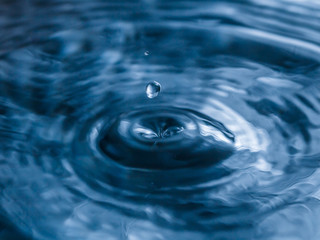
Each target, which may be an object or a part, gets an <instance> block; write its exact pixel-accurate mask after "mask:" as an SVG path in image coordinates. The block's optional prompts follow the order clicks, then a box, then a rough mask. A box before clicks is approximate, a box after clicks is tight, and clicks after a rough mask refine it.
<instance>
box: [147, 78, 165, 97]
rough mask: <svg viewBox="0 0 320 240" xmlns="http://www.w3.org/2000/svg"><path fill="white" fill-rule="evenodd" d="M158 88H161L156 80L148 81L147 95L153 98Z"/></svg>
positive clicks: (157, 92) (158, 90)
mask: <svg viewBox="0 0 320 240" xmlns="http://www.w3.org/2000/svg"><path fill="white" fill-rule="evenodd" d="M160 89H161V85H160V83H158V82H156V81H153V82H149V83H148V85H147V86H146V94H147V97H148V98H155V97H156V96H158V94H159V92H160Z"/></svg>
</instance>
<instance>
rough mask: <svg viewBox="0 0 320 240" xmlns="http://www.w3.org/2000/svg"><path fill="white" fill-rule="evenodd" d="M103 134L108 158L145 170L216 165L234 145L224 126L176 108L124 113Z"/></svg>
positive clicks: (100, 141) (102, 144) (228, 153)
mask: <svg viewBox="0 0 320 240" xmlns="http://www.w3.org/2000/svg"><path fill="white" fill-rule="evenodd" d="M203 132H206V133H208V132H210V133H212V134H210V135H209V134H207V135H204V134H202V133H203ZM101 134H102V137H100V138H101V139H99V146H100V148H101V150H102V151H103V152H104V153H105V154H106V155H107V156H108V157H110V158H111V159H112V160H114V161H116V162H118V163H120V164H122V165H125V166H129V167H133V168H145V169H174V168H183V167H191V166H206V165H210V164H214V163H217V162H219V161H221V160H222V159H225V158H226V157H228V156H230V155H231V154H232V152H233V145H232V143H233V142H234V136H233V135H232V133H231V132H230V131H228V130H227V129H226V128H225V127H224V126H223V125H222V124H221V123H219V122H217V121H215V120H214V119H210V118H205V116H203V115H199V114H197V113H195V112H191V111H188V110H181V109H175V108H158V107H154V108H153V109H152V110H149V109H141V110H139V111H134V112H130V113H127V114H122V115H120V116H119V117H118V118H117V119H115V120H114V121H113V122H112V124H110V125H109V126H107V128H106V129H104V130H103V131H102V133H101ZM221 136H222V138H221Z"/></svg>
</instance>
